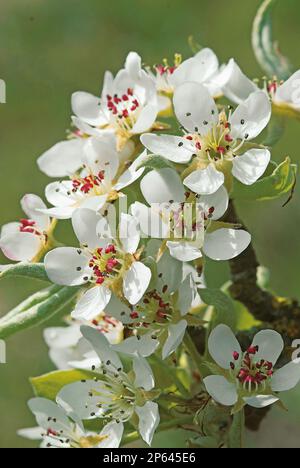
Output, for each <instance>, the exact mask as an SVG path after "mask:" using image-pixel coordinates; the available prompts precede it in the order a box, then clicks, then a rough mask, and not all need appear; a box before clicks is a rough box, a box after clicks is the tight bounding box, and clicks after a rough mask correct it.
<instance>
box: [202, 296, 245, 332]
mask: <svg viewBox="0 0 300 468" xmlns="http://www.w3.org/2000/svg"><path fill="white" fill-rule="evenodd" d="M199 294H200V297H201V299H202V301H203V302H205V304H207V305H210V306H213V307H214V309H215V312H216V313H215V314H214V317H213V320H212V323H211V328H214V327H216V326H217V325H219V324H221V323H222V324H225V325H228V326H229V327H230V328H232V329H235V325H236V315H235V307H234V302H233V300H232V299H231V298H230V297H229V296H227V295H226V294H225V293H224V292H223V291H221V290H220V289H211V288H207V289H199Z"/></svg>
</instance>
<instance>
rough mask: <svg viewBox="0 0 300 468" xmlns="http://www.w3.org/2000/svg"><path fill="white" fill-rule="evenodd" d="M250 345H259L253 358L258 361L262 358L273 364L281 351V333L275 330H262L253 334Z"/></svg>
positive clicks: (282, 345) (282, 346)
mask: <svg viewBox="0 0 300 468" xmlns="http://www.w3.org/2000/svg"><path fill="white" fill-rule="evenodd" d="M252 346H253V347H255V346H258V347H259V350H258V353H256V355H255V360H257V361H260V360H261V359H264V360H265V361H269V362H272V364H273V365H275V364H276V362H277V361H278V358H279V356H280V355H281V353H282V351H283V348H284V343H283V339H282V337H281V335H280V334H279V333H277V332H276V331H274V330H262V331H260V332H259V333H257V334H256V335H255V337H254V339H253V342H252Z"/></svg>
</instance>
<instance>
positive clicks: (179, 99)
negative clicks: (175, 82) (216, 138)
mask: <svg viewBox="0 0 300 468" xmlns="http://www.w3.org/2000/svg"><path fill="white" fill-rule="evenodd" d="M174 109H175V114H176V116H177V118H178V120H179V122H180V123H181V125H183V127H184V128H185V129H186V130H188V131H189V132H191V133H194V132H197V133H198V131H199V132H200V134H202V135H205V134H206V133H208V132H209V131H210V130H211V127H212V126H213V125H215V124H217V122H218V116H219V112H218V109H217V106H216V103H215V101H214V100H213V98H212V97H211V95H210V93H209V91H208V90H207V89H206V88H205V87H204V86H203V85H201V84H198V83H190V82H189V83H184V84H182V85H180V86H179V87H178V88H176V90H175V92H174Z"/></svg>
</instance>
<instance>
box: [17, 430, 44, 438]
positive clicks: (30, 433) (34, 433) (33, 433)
mask: <svg viewBox="0 0 300 468" xmlns="http://www.w3.org/2000/svg"><path fill="white" fill-rule="evenodd" d="M44 432H45V431H44V429H43V428H41V427H28V428H25V429H20V430H19V431H17V434H18V436H20V437H24V438H25V439H29V440H41V439H42V438H43V433H44Z"/></svg>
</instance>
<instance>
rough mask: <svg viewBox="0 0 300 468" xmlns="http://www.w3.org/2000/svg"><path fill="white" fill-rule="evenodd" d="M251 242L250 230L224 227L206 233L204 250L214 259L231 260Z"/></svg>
mask: <svg viewBox="0 0 300 468" xmlns="http://www.w3.org/2000/svg"><path fill="white" fill-rule="evenodd" d="M250 242H251V236H250V234H249V233H248V232H246V231H243V230H236V229H225V228H222V229H218V230H217V231H214V232H212V233H210V234H206V236H205V239H204V246H203V252H204V254H205V255H206V256H207V257H209V258H211V259H213V260H230V259H232V258H235V257H237V256H238V255H240V254H241V253H242V252H243V251H244V250H245V249H246V248H247V247H248V246H249V244H250Z"/></svg>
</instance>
